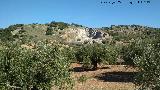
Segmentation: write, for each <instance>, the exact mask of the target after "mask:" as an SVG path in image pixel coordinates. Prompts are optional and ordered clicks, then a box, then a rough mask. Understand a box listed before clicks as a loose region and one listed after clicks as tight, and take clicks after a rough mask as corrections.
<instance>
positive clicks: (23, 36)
mask: <svg viewBox="0 0 160 90" xmlns="http://www.w3.org/2000/svg"><path fill="white" fill-rule="evenodd" d="M157 32H159V28H152V27H147V26H140V25H118V26H115V25H111V27H102V28H88V27H85V26H82V25H78V24H74V23H73V24H68V23H64V22H51V23H48V24H16V25H11V26H9V27H8V28H5V29H2V30H0V39H1V41H8V40H9V41H19V40H20V41H22V42H24V43H26V42H38V41H45V40H49V41H54V42H59V43H71V44H83V43H94V42H97V43H128V42H130V41H132V40H134V39H136V38H140V37H143V38H145V37H153V36H155V35H157V34H158V33H157Z"/></svg>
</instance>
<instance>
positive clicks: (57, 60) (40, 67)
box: [0, 43, 71, 90]
mask: <svg viewBox="0 0 160 90" xmlns="http://www.w3.org/2000/svg"><path fill="white" fill-rule="evenodd" d="M65 50H66V49H65V47H59V46H54V47H51V46H48V45H46V44H42V43H40V44H39V45H38V46H37V48H36V49H26V48H21V47H20V46H19V45H9V47H6V48H4V49H3V50H1V51H0V88H1V89H3V90H10V89H16V90H17V89H18V90H31V89H34V90H41V89H43V90H50V88H51V86H52V84H55V85H57V86H59V87H60V88H64V87H70V86H71V78H70V72H69V66H70V58H68V56H66V55H65V53H66V52H67V51H68V50H67V51H65ZM68 85H69V86H68Z"/></svg>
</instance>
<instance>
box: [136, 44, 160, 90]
mask: <svg viewBox="0 0 160 90" xmlns="http://www.w3.org/2000/svg"><path fill="white" fill-rule="evenodd" d="M159 46H160V44H159V43H157V42H156V43H152V44H147V46H145V50H144V52H143V53H142V55H141V56H136V58H135V60H134V63H135V65H136V66H137V67H138V68H139V73H138V74H137V76H136V77H135V78H136V79H135V83H136V84H137V85H140V86H141V87H140V89H141V90H145V89H146V90H159V89H160V50H159Z"/></svg>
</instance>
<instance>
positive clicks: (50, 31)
mask: <svg viewBox="0 0 160 90" xmlns="http://www.w3.org/2000/svg"><path fill="white" fill-rule="evenodd" d="M52 34H53V29H52V27H48V28H47V31H46V35H52Z"/></svg>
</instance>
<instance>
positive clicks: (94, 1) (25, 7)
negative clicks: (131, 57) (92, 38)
mask: <svg viewBox="0 0 160 90" xmlns="http://www.w3.org/2000/svg"><path fill="white" fill-rule="evenodd" d="M118 1H121V2H122V3H121V4H120V3H118ZM138 1H143V3H137V2H138ZM145 1H150V3H146V2H145ZM101 2H107V3H101ZM109 2H115V3H114V4H109ZM130 2H132V4H130ZM51 21H58V22H59V21H61V22H66V23H77V24H81V25H84V26H87V27H93V28H98V27H108V26H110V25H131V24H136V25H143V26H150V27H160V0H0V28H6V27H8V26H9V25H13V24H32V23H40V24H45V23H49V22H51Z"/></svg>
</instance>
